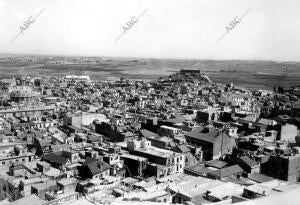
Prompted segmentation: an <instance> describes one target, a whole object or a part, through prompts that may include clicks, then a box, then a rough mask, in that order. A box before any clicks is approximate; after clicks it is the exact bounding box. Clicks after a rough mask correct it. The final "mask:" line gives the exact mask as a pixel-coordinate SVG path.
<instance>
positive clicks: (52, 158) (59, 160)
mask: <svg viewBox="0 0 300 205" xmlns="http://www.w3.org/2000/svg"><path fill="white" fill-rule="evenodd" d="M42 159H43V160H45V161H48V162H50V163H55V164H60V165H63V164H66V163H67V161H68V158H66V157H63V156H59V155H56V154H54V153H50V154H47V155H45V156H43V157H42Z"/></svg>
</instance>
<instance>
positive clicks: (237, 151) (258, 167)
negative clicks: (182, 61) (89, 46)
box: [0, 70, 300, 205]
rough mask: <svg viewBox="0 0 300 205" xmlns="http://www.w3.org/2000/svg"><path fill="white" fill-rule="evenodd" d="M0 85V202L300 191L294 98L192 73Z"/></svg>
mask: <svg viewBox="0 0 300 205" xmlns="http://www.w3.org/2000/svg"><path fill="white" fill-rule="evenodd" d="M0 81H1V83H0V89H1V95H0V103H1V104H0V105H1V106H0V203H3V204H15V205H17V204H24V203H26V202H30V204H34V205H35V204H58V203H60V204H68V203H72V204H76V203H78V204H141V203H149V204H160V203H167V204H171V203H174V204H176V203H177V204H194V205H200V204H207V203H216V202H222V204H223V203H224V204H233V203H243V202H244V201H249V200H260V199H264V198H266V199H267V198H268V196H273V195H277V194H283V193H288V192H289V191H291V190H295V189H299V188H300V186H299V184H298V182H299V181H300V135H299V129H300V94H299V92H297V91H299V90H300V88H296V87H294V88H291V89H286V90H284V89H274V91H269V90H247V89H244V88H241V87H238V86H235V85H233V84H219V83H212V82H211V81H210V80H209V78H207V76H205V75H203V74H202V73H201V72H200V71H199V70H181V71H180V72H179V73H176V74H173V75H171V76H168V77H164V78H159V79H158V80H155V81H130V80H126V79H122V78H121V79H120V80H117V81H91V80H90V78H89V77H88V76H76V75H69V76H66V77H61V78H54V77H29V76H21V77H18V78H13V79H2V80H0ZM299 190H300V189H299Z"/></svg>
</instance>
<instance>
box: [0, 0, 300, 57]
mask: <svg viewBox="0 0 300 205" xmlns="http://www.w3.org/2000/svg"><path fill="white" fill-rule="evenodd" d="M299 8H300V1H298V0H284V1H283V0H0V53H11V54H18V53H21V54H42V55H79V56H112V57H139V58H140V57H141V58H179V59H213V60H231V59H240V60H275V61H299V60H300V55H299V54H300V38H299V36H300V12H299ZM41 11H42V13H41V14H40V15H39V16H38V17H37V18H36V19H35V21H34V22H33V23H31V24H30V25H29V26H28V28H27V29H26V30H24V31H23V33H21V34H20V35H19V36H18V37H17V38H16V39H15V40H14V41H13V42H12V39H14V37H15V36H16V35H17V34H18V33H20V26H22V25H23V23H24V22H25V21H27V20H28V18H30V16H32V17H34V16H36V15H37V14H38V13H39V12H41ZM144 11H145V12H144ZM247 11H249V12H248V13H247V15H245V16H244V17H243V18H242V19H241V21H240V22H239V23H236V25H235V27H232V29H231V30H230V31H229V32H228V33H226V34H225V35H224V37H223V38H222V39H221V40H220V41H219V42H218V39H219V38H220V37H221V36H222V35H223V34H224V33H225V32H226V27H229V24H230V22H231V21H232V20H234V19H235V17H241V16H242V15H243V14H244V13H245V12H247ZM143 12H144V14H143V15H142V16H141V17H140V18H139V19H138V21H137V22H136V23H133V24H132V26H131V28H128V26H127V29H128V30H127V31H126V33H124V34H123V35H122V36H121V37H120V39H119V40H117V41H115V39H116V38H117V37H118V36H119V35H120V34H122V33H123V31H124V27H126V24H127V22H128V21H130V20H131V19H132V18H133V17H135V18H133V19H136V17H138V16H139V15H140V14H142V13H143ZM31 20H32V18H31Z"/></svg>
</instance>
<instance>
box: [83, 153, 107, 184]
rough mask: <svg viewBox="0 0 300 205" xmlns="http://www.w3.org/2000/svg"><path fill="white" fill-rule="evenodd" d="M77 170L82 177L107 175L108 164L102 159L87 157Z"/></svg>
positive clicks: (92, 177)
mask: <svg viewBox="0 0 300 205" xmlns="http://www.w3.org/2000/svg"><path fill="white" fill-rule="evenodd" d="M78 171H79V175H80V176H81V178H82V179H87V178H90V179H94V178H102V177H103V176H108V175H109V172H110V165H109V164H107V163H105V162H104V161H102V160H97V159H92V158H87V159H86V161H85V162H84V164H83V166H81V167H79V169H78Z"/></svg>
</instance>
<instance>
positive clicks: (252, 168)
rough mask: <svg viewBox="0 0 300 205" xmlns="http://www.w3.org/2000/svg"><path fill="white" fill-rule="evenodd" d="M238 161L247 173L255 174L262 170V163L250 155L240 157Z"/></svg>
mask: <svg viewBox="0 0 300 205" xmlns="http://www.w3.org/2000/svg"><path fill="white" fill-rule="evenodd" d="M236 163H237V164H238V165H239V166H240V167H241V168H242V169H243V170H244V171H245V172H247V173H251V174H253V173H259V172H260V165H259V164H258V163H257V162H255V161H254V160H252V159H250V158H249V157H248V156H243V157H240V158H238V159H237V160H236Z"/></svg>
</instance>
